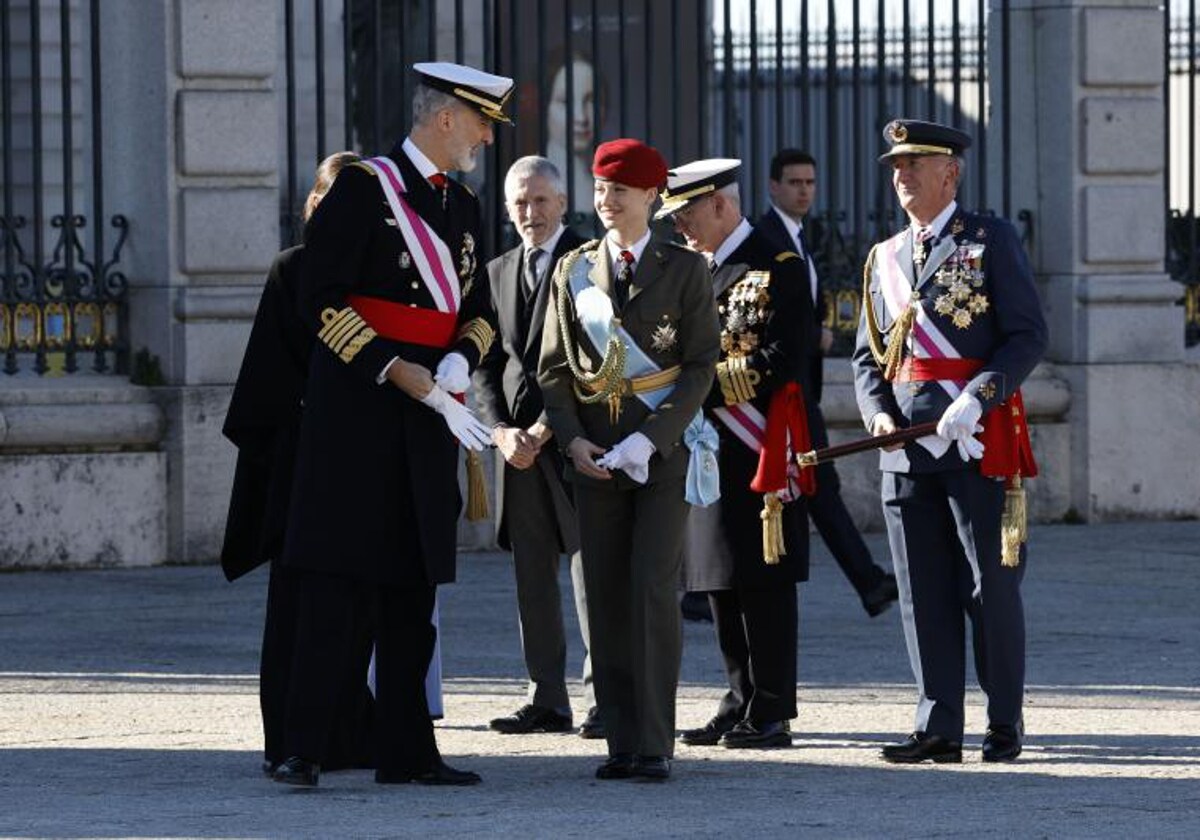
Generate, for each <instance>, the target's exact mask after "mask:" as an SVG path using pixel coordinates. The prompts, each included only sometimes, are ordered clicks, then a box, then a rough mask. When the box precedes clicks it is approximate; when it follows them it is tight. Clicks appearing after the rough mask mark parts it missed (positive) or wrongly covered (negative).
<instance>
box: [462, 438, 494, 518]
mask: <svg viewBox="0 0 1200 840" xmlns="http://www.w3.org/2000/svg"><path fill="white" fill-rule="evenodd" d="M489 515H490V514H489V513H488V497H487V482H486V479H485V478H484V474H483V459H482V458H480V457H479V453H478V452H474V451H472V450H470V449H468V450H467V521H468V522H478V521H479V520H481V519H487V518H488V516H489Z"/></svg>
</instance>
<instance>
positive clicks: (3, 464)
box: [0, 452, 167, 569]
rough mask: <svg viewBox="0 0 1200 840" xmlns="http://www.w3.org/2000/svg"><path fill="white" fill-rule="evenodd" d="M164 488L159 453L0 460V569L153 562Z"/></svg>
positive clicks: (161, 540)
mask: <svg viewBox="0 0 1200 840" xmlns="http://www.w3.org/2000/svg"><path fill="white" fill-rule="evenodd" d="M166 483H167V458H166V455H165V454H163V453H162V452H96V453H85V454H49V455H37V454H33V455H8V454H6V455H2V456H0V488H3V491H0V535H2V537H0V568H2V569H16V568H40V569H44V568H55V567H68V566H69V567H85V566H149V565H152V564H155V563H161V562H162V561H163V560H164V558H165V557H166V554H167V516H166V508H165V507H164V506H163V498H164V496H165V488H166Z"/></svg>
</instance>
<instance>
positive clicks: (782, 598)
mask: <svg viewBox="0 0 1200 840" xmlns="http://www.w3.org/2000/svg"><path fill="white" fill-rule="evenodd" d="M740 173H741V161H738V160H733V159H727V158H717V159H712V160H699V161H694V162H692V163H689V164H685V165H683V166H679V167H676V168H675V169H672V170H671V172H670V174H669V176H668V179H667V192H666V194H665V195H664V198H663V207H662V210H660V211H659V214H658V215H659V216H660V217H663V216H671V217H673V218H674V221H675V229H676V230H677V231H679V233H680V234H682V235H683V237H684V240H685V241H686V242H687V244H688V246H689V247H690V248H692V249H693V250H695V251H698V252H700V253H702V254H704V255H705V256H706V257H707V258H708V261H709V266H710V268H711V270H712V283H713V294H714V295H715V296H716V299H717V311H718V313H719V319H720V324H721V354H720V357H719V361H718V362H717V376H716V381H715V382H714V383H713V387H712V389H711V390H710V391H709V394H708V397H707V399H706V400H705V404H704V408H705V417H706V418H708V419H709V420H710V422H712V423H713V425H714V426H715V427H716V429H717V430H718V434H719V438H720V449H719V451H718V452H719V454H718V460H719V462H720V486H721V497H720V499H719V500H718V501H716V502H714V503H712V504H710V505H707V506H705V507H695V508H693V510H692V513H691V515H690V516H689V518H688V529H687V530H688V539H687V549H686V551H685V553H684V578H685V583H686V587H687V589H688V590H689V591H691V592H706V593H708V599H709V603H710V605H711V607H712V614H713V623H714V626H715V629H716V634H717V644H718V646H719V647H720V650H721V656H722V658H723V659H724V663H725V673H726V676H727V678H728V680H729V690H728V691H727V692H726V693H725V696H724V697H723V698H721V703H720V705H719V706H718V708H717V713H716V714H715V715H714V716H713V718H712V719H711V720H710V721H709V722H708V723H707V724H705V725H704V726H702V727H699V728H697V729H687V730H684V732H683V733H682V735H681V736H680V740H681V741H683V743H685V744H689V745H693V746H700V745H708V746H711V745H714V744H717V743H721V744H723V745H724V746H726V747H729V748H737V749H764V748H769V747H790V746H791V744H792V734H791V725H790V721H791V720H792V718H794V717H796V644H797V639H796V634H797V629H798V607H797V602H796V583H797V582H798V581H802V580H806V579H807V578H808V521H807V519H806V518H805V515H804V513H805V512H804V507H805V505H804V497H803V496H801V495H799V494H796V493H793V492H792V491H793V490H794V489H795V488H789V481H788V478H787V472H788V464H789V461H790V456H789V452H788V442H787V437H788V433H789V432H792V441H791V444H790V445H791V446H792V447H795V448H796V449H798V450H799V451H806V450H805V447H807V446H808V441H807V440H806V439H805V437H806V433H804V432H803V426H804V424H805V422H806V421H805V412H804V404H805V402H806V400H805V398H804V391H805V390H806V388H807V383H805V382H804V380H805V379H806V378H807V375H808V370H809V365H808V358H807V354H808V352H809V349H810V347H811V344H812V341H811V333H812V331H813V330H815V329H816V325H815V322H814V319H813V316H812V312H811V311H810V310H811V307H812V300H811V298H810V297H809V296H808V295H807V294H806V293H805V289H804V288H803V281H804V280H805V275H804V268H805V267H804V262H803V260H801V259H800V258H799V257H797V256H796V254H795V253H793V252H792V251H790V250H784V251H780V249H778V248H776V247H774V246H773V244H772V243H771V242H770V241H769V240H767V238H766V237H764V236H763V235H762V234H761V233H757V232H756V231H755V230H754V228H752V227H751V226H750V222H748V221H747V220H746V219H745V218H744V217H743V216H742V208H741V197H740V195H739V191H738V185H737V178H738V176H739V174H740ZM797 326H799V328H798V329H797ZM789 420H791V421H794V423H795V425H794V426H792V424H791V423H789ZM772 468H774V469H777V470H778V475H777V481H776V483H764V482H766V473H767V471H768V470H769V469H772ZM809 489H810V490H811V487H810V488H809ZM772 529H777V530H778V534H779V535H780V536H781V537H782V540H781V541H779V540H775V539H774V537H771V536H770V535H771V533H772ZM780 542H781V543H782V544H780Z"/></svg>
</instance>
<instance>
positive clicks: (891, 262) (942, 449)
mask: <svg viewBox="0 0 1200 840" xmlns="http://www.w3.org/2000/svg"><path fill="white" fill-rule="evenodd" d="M904 237H905V234H903V233H902V234H900V235H899V236H895V237H893V238H892V239H891V240H890V241H889V242H885V243H884V245H883V247H882V248H881V249H880V250H882V251H883V259H879V260H875V262H874V265H873V266H872V269H871V270H872V272H873V273H874V275H875V282H876V283H878V284H879V291H880V292H881V293H882V295H883V303H884V305H885V306H886V307H887V310H888V314H889V315H891V317H892V320H893V321H895V320H896V319H898V318H899V317H900V315H901V314H902V313H903V312H904V310H905V309H906V308H907V307H908V306H909V305H910V304H911V305H912V307H913V309H914V310H915V311H916V318H915V319H914V320H913V325H912V333H911V335H912V353H913V357H914V358H920V359H961V358H962V354H961V353H959V352H958V350H957V349H955V347H954V345H953V344H951V343H950V339H948V338H946V336H945V335H943V334H942V331H941V330H939V329H938V328H937V326H936V325H935V324H934V323H933V321H932V319H930V317H929V315H928V314H927V313H926V312H925V307H924V306H922V305H921V302H920V301H919V300H914V299H913V287H912V286H911V285H909V282H908V278H907V277H906V276H905V275H904V269H903V268H901V266H900V260H899V258H898V257H897V254H898V253H899V251H900V249H901V248H902V247H903V246H904ZM864 304H865V305H867V306H870V305H871V304H870V301H864ZM937 383H938V385H940V386H941V387H942V390H944V391H945V392H946V393H947V394H949V395H950V399H952V400H953V399H954V398H955V397H957V396H958V395H959V394H960V393H962V389H961V388H960V387H959V386H958V383H957V382H955V381H954V380H952V379H939V380H937ZM917 443H919V444H921V445H922V446H923V447H925V449H927V450H928V451H929V454H931V455H933V457H935V458H940V457H942V455H944V454H946V450H948V449H949V448H950V441H948V440H945V439H944V438H940V437H938V436H937V435H927V436H925V437H923V438H918V439H917Z"/></svg>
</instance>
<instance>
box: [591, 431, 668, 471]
mask: <svg viewBox="0 0 1200 840" xmlns="http://www.w3.org/2000/svg"><path fill="white" fill-rule="evenodd" d="M653 454H654V444H653V443H651V442H650V438H648V437H646V436H645V435H644V434H642V433H641V432H634V433H633V434H631V435H630V436H629V437H627V438H625V439H624V440H623V441H621V442H620V443H618V444H617V445H616V446H614V447H613V448H612V449H610V450H608V451H607V452H605V453H604V456H603V457H601V458H599V459H598V460H597V461H596V466H598V467H604V468H605V469H607V470H625V474H626V475H628V476H629V477H630V478H632V479H633V480H634V481H636V482H637V483H638V484H645V483H646V479H647V478H649V477H650V456H651V455H653Z"/></svg>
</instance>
